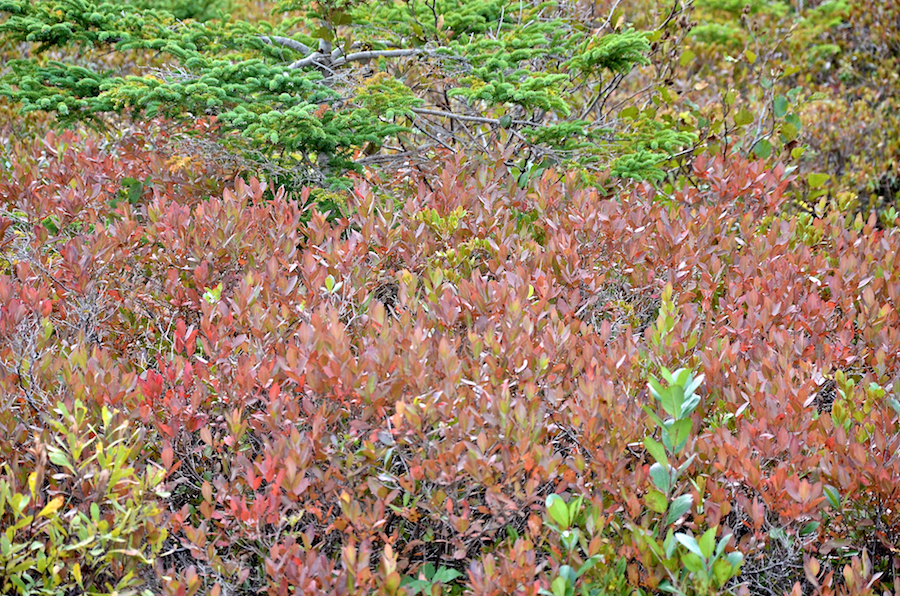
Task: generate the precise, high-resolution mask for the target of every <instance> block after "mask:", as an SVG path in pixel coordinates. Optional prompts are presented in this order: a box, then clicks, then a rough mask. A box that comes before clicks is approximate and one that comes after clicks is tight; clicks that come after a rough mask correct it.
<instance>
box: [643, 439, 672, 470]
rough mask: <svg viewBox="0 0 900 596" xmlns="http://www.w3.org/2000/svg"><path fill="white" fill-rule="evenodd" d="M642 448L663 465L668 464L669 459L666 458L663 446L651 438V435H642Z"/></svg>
mask: <svg viewBox="0 0 900 596" xmlns="http://www.w3.org/2000/svg"><path fill="white" fill-rule="evenodd" d="M644 448H645V449H647V451H648V452H649V453H650V455H652V456H653V459H655V460H656V461H658V462H659V463H661V464H662V465H664V466H668V465H669V460H668V459H666V450H665V449H664V448H663V446H662V444H661V443H659V442H658V441H656V440H655V439H653V438H652V437H644Z"/></svg>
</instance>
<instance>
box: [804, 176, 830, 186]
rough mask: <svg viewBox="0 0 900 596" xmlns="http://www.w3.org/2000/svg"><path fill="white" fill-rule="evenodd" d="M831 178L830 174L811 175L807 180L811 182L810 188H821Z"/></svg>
mask: <svg viewBox="0 0 900 596" xmlns="http://www.w3.org/2000/svg"><path fill="white" fill-rule="evenodd" d="M829 178H831V176H829V175H828V174H810V175H809V176H808V177H807V178H806V180H807V182H809V187H810V188H819V187H820V186H822V185H823V184H825V183H826V182H828V179H829Z"/></svg>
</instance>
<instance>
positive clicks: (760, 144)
mask: <svg viewBox="0 0 900 596" xmlns="http://www.w3.org/2000/svg"><path fill="white" fill-rule="evenodd" d="M753 153H755V154H756V156H757V157H759V158H760V159H766V158H768V157H769V156H770V155H772V143H770V142H769V141H767V140H766V139H760V140H758V141H757V142H756V145H754V146H753Z"/></svg>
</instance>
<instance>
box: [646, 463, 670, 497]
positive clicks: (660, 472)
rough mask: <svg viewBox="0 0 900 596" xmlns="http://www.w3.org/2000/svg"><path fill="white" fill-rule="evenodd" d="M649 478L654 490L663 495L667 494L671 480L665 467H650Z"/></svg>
mask: <svg viewBox="0 0 900 596" xmlns="http://www.w3.org/2000/svg"><path fill="white" fill-rule="evenodd" d="M650 478H652V479H653V484H655V485H656V488H658V489H659V490H660V491H662V492H663V493H664V494H669V489H670V488H671V479H670V477H669V471H668V470H667V469H666V468H665V467H663V466H662V465H660V464H658V463H656V464H653V465H652V466H650Z"/></svg>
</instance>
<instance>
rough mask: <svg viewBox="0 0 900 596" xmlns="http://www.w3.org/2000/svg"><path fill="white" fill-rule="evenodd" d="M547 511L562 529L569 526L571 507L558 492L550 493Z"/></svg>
mask: <svg viewBox="0 0 900 596" xmlns="http://www.w3.org/2000/svg"><path fill="white" fill-rule="evenodd" d="M546 507H547V513H549V514H550V518H551V519H552V520H553V521H554V523H555V524H556V525H557V527H558V528H559V529H560V530H566V529H568V527H569V521H570V520H569V507H568V506H567V505H566V502H565V501H563V499H562V497H560V496H559V495H556V494H552V495H549V496H548V497H547V502H546Z"/></svg>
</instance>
